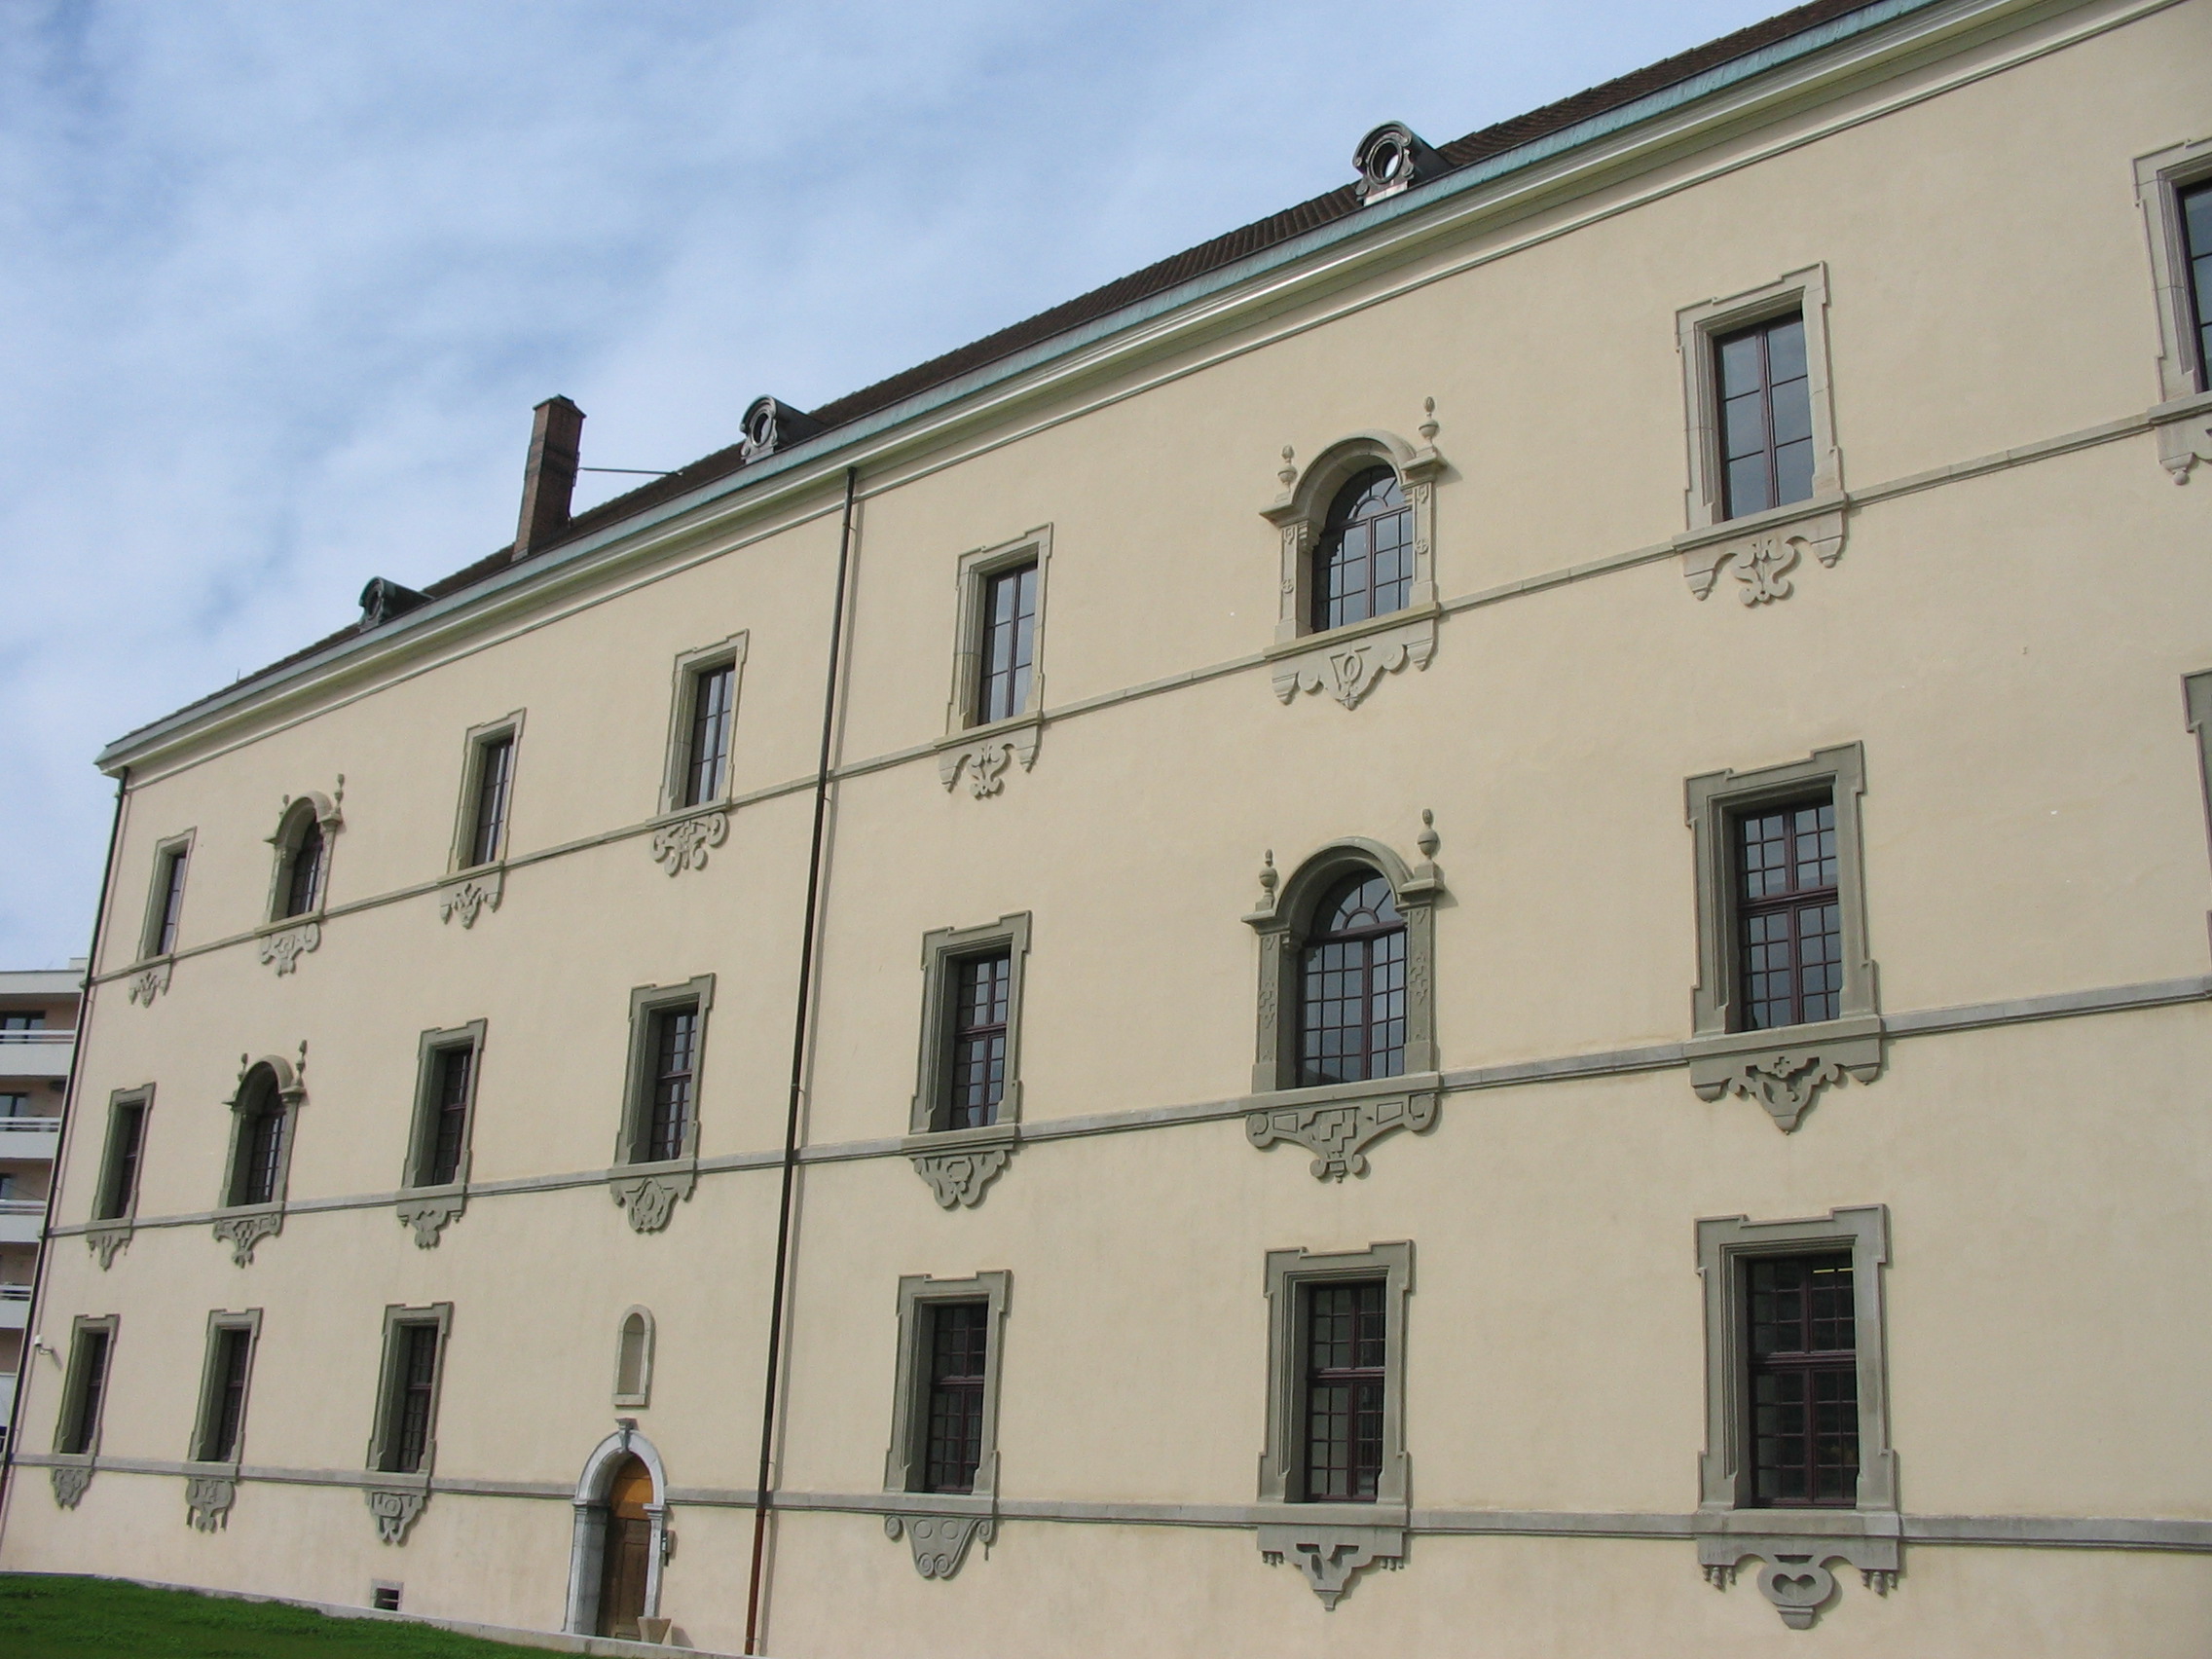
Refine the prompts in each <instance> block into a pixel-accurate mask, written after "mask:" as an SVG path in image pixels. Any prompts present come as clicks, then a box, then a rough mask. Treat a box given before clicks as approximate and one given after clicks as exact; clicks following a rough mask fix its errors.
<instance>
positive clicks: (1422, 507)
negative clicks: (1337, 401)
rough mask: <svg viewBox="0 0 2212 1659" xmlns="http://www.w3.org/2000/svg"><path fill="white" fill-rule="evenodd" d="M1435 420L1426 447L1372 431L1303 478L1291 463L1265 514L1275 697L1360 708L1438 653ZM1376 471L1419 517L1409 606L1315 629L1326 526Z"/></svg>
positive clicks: (1334, 447) (1310, 467) (1332, 451)
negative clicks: (1315, 694) (1317, 570)
mask: <svg viewBox="0 0 2212 1659" xmlns="http://www.w3.org/2000/svg"><path fill="white" fill-rule="evenodd" d="M1436 431H1437V427H1436V421H1435V418H1434V415H1433V413H1432V414H1431V415H1430V417H1429V419H1427V420H1426V421H1424V422H1423V423H1422V424H1421V426H1420V435H1421V440H1422V441H1421V444H1420V446H1419V448H1417V447H1415V446H1414V445H1413V444H1410V443H1408V442H1407V441H1406V440H1405V439H1404V438H1401V437H1399V436H1398V435H1397V433H1395V432H1387V431H1382V430H1370V431H1362V432H1354V433H1352V434H1350V435H1349V436H1347V437H1344V438H1340V439H1338V440H1337V441H1336V442H1335V443H1333V444H1331V445H1329V447H1328V448H1326V449H1324V450H1323V451H1321V453H1320V454H1319V455H1317V456H1315V457H1314V458H1313V460H1312V461H1309V463H1308V464H1307V467H1306V470H1305V472H1304V473H1303V474H1301V473H1300V472H1299V471H1298V469H1297V468H1296V467H1295V466H1294V465H1293V464H1292V463H1291V461H1290V458H1289V457H1288V455H1286V456H1285V457H1284V460H1283V466H1282V470H1281V471H1280V472H1279V473H1278V474H1277V476H1278V477H1279V478H1280V479H1281V480H1282V484H1283V493H1282V494H1281V495H1280V496H1278V497H1277V498H1275V500H1274V502H1273V504H1272V505H1271V506H1268V507H1266V508H1263V509H1262V511H1261V515H1260V516H1261V517H1263V518H1265V519H1266V520H1267V521H1268V522H1269V523H1270V524H1272V525H1273V526H1274V527H1275V530H1276V533H1277V535H1278V537H1279V540H1280V567H1279V571H1278V575H1277V581H1276V590H1277V599H1278V607H1277V610H1276V616H1275V633H1274V641H1273V643H1272V644H1271V645H1269V646H1268V647H1267V650H1266V652H1265V655H1266V656H1267V658H1268V660H1269V662H1270V663H1271V665H1272V676H1271V682H1272V686H1273V689H1274V694H1275V696H1276V697H1277V698H1278V699H1280V700H1281V701H1282V702H1284V703H1291V702H1295V701H1296V700H1297V698H1298V694H1299V692H1300V691H1301V690H1306V691H1323V690H1325V691H1327V692H1329V694H1330V695H1331V696H1333V697H1334V698H1336V700H1337V701H1338V702H1340V703H1342V704H1343V705H1344V706H1345V707H1346V708H1347V709H1349V708H1353V707H1355V706H1357V705H1358V703H1359V702H1360V701H1361V700H1362V699H1363V698H1364V697H1365V696H1366V695H1367V693H1368V692H1369V691H1371V690H1372V689H1374V687H1375V684H1376V682H1378V681H1379V680H1381V678H1382V677H1383V675H1384V674H1385V673H1391V672H1395V671H1397V670H1400V669H1403V668H1404V667H1405V666H1406V664H1407V663H1408V662H1409V661H1410V662H1412V663H1413V665H1414V666H1415V667H1416V668H1417V669H1424V668H1426V667H1427V666H1428V664H1429V659H1430V658H1431V657H1432V656H1434V655H1435V652H1436V633H1437V629H1436V623H1437V618H1438V617H1439V616H1440V615H1442V614H1443V611H1442V608H1441V606H1440V604H1439V602H1438V589H1437V578H1436V494H1435V489H1436V484H1437V482H1438V480H1439V479H1441V478H1442V477H1443V476H1444V474H1445V472H1446V463H1445V461H1444V457H1443V456H1442V455H1441V454H1439V453H1438V451H1437V449H1436V445H1435V437H1436ZM1371 466H1387V467H1389V468H1390V470H1391V471H1392V472H1394V473H1396V474H1397V476H1398V482H1399V485H1400V487H1401V488H1402V489H1403V490H1404V492H1405V497H1406V505H1407V506H1408V508H1409V509H1411V511H1412V514H1413V533H1414V539H1413V548H1414V571H1413V580H1412V582H1411V584H1410V586H1409V587H1408V590H1407V595H1406V604H1405V606H1404V608H1402V609H1398V610H1392V611H1387V612H1385V613H1384V614H1383V615H1381V616H1371V617H1368V618H1366V619H1365V620H1364V621H1359V622H1350V623H1346V625H1345V626H1343V627H1341V628H1329V629H1325V630H1322V631H1320V632H1315V631H1314V630H1313V628H1312V625H1311V621H1312V615H1313V558H1314V554H1315V553H1316V552H1317V551H1318V549H1319V547H1320V542H1321V536H1322V534H1323V532H1324V530H1325V529H1326V527H1327V524H1328V518H1329V508H1330V507H1331V506H1332V505H1333V504H1334V503H1335V501H1336V498H1337V495H1338V493H1339V492H1340V491H1342V490H1343V489H1344V487H1345V486H1346V484H1347V483H1349V482H1350V481H1351V480H1352V478H1354V477H1355V476H1357V475H1358V474H1359V473H1361V472H1364V471H1365V470H1367V469H1368V468H1369V467H1371Z"/></svg>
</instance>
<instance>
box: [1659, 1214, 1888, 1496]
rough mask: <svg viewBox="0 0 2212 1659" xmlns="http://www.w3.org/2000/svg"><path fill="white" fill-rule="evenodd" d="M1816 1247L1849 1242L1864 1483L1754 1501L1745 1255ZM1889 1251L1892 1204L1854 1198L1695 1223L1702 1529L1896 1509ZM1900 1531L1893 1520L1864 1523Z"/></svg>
mask: <svg viewBox="0 0 2212 1659" xmlns="http://www.w3.org/2000/svg"><path fill="white" fill-rule="evenodd" d="M1819 1249H1828V1250H1835V1249H1847V1250H1849V1251H1850V1252H1851V1269H1852V1272H1851V1281H1852V1293H1853V1298H1854V1308H1853V1313H1854V1318H1855V1321H1856V1325H1857V1345H1858V1357H1859V1400H1858V1410H1859V1446H1860V1454H1861V1455H1860V1460H1859V1492H1858V1496H1857V1501H1856V1503H1855V1505H1854V1507H1853V1509H1852V1510H1851V1511H1849V1512H1844V1513H1843V1514H1842V1515H1841V1516H1839V1515H1838V1512H1836V1511H1827V1512H1825V1513H1808V1512H1803V1511H1798V1510H1775V1509H1753V1508H1752V1507H1751V1501H1752V1500H1751V1485H1750V1482H1751V1458H1750V1456H1749V1452H1748V1442H1749V1441H1750V1439H1751V1403H1750V1402H1751V1391H1750V1382H1749V1376H1750V1373H1749V1365H1750V1357H1749V1356H1750V1331H1749V1329H1748V1321H1749V1318H1750V1310H1749V1309H1748V1308H1747V1307H1746V1306H1745V1292H1744V1287H1743V1282H1742V1280H1743V1274H1742V1272H1741V1271H1740V1270H1741V1268H1742V1265H1743V1264H1744V1263H1745V1262H1748V1261H1752V1260H1756V1259H1758V1258H1761V1257H1770V1256H1801V1255H1804V1254H1806V1253H1807V1252H1809V1251H1813V1250H1819ZM1889 1260H1890V1212H1889V1209H1888V1207H1887V1206H1886V1205H1883V1204H1854V1205H1848V1206H1845V1207H1843V1208H1839V1209H1833V1210H1830V1211H1829V1212H1828V1213H1827V1214H1826V1215H1825V1216H1820V1217H1814V1218H1809V1219H1806V1220H1802V1221H1752V1220H1751V1218H1750V1217H1748V1216H1741V1215H1733V1216H1714V1217H1708V1218H1706V1219H1703V1220H1700V1221H1699V1222H1698V1224H1697V1254H1696V1263H1697V1272H1698V1277H1699V1278H1700V1279H1701V1280H1703V1281H1704V1294H1705V1419H1706V1428H1705V1433H1706V1441H1705V1450H1704V1452H1703V1453H1702V1454H1701V1455H1700V1456H1699V1459H1698V1481H1699V1494H1698V1514H1697V1517H1696V1524H1697V1530H1698V1531H1699V1532H1700V1533H1701V1534H1703V1533H1705V1532H1709V1531H1725V1530H1736V1529H1735V1528H1734V1527H1733V1525H1732V1522H1731V1516H1738V1517H1741V1518H1742V1520H1743V1523H1744V1525H1746V1526H1753V1527H1755V1528H1756V1529H1757V1530H1760V1531H1762V1532H1766V1533H1774V1534H1781V1533H1793V1532H1797V1531H1799V1530H1825V1529H1827V1528H1829V1527H1833V1526H1836V1525H1843V1526H1844V1527H1845V1530H1850V1528H1849V1525H1848V1523H1849V1522H1850V1521H1852V1520H1853V1519H1855V1518H1858V1517H1878V1516H1884V1515H1887V1516H1893V1517H1894V1516H1895V1515H1896V1513H1897V1509H1898V1458H1897V1453H1896V1452H1895V1451H1893V1450H1892V1449H1891V1446H1890V1408H1889V1350H1888V1339H1887V1335H1886V1332H1887V1326H1888V1321H1887V1319H1886V1318H1885V1317H1884V1314H1883V1283H1882V1269H1883V1268H1884V1267H1886V1266H1888V1265H1889ZM1866 1525H1867V1526H1869V1527H1870V1528H1876V1527H1878V1528H1879V1529H1880V1530H1887V1531H1890V1532H1892V1533H1893V1534H1894V1531H1895V1528H1894V1526H1886V1525H1883V1524H1881V1523H1879V1522H1876V1521H1868V1522H1867V1523H1866Z"/></svg>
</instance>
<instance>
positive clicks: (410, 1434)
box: [367, 1302, 453, 1477]
mask: <svg viewBox="0 0 2212 1659" xmlns="http://www.w3.org/2000/svg"><path fill="white" fill-rule="evenodd" d="M452 1334H453V1304H452V1303H450V1302H438V1303H432V1304H431V1305H429V1306H428V1307H426V1308H407V1307H401V1306H399V1305H397V1304H393V1305H391V1306H388V1307H387V1308H386V1309H385V1310H384V1348H383V1352H384V1360H383V1364H382V1366H381V1368H380V1370H379V1372H378V1375H377V1400H376V1416H375V1426H374V1428H373V1430H372V1432H371V1434H370V1438H369V1453H368V1459H367V1464H368V1467H369V1469H370V1470H371V1471H373V1472H375V1473H378V1474H387V1475H419V1476H424V1477H427V1476H428V1475H429V1473H430V1471H431V1469H432V1467H433V1466H434V1464H435V1463H436V1460H437V1444H438V1407H439V1403H440V1398H441V1395H442V1394H443V1391H444V1386H445V1368H446V1359H447V1354H448V1351H449V1348H450V1346H451V1339H452ZM424 1336H426V1337H427V1339H428V1341H427V1343H426V1344H424V1342H423V1338H424ZM425 1350H426V1352H427V1358H428V1375H427V1376H426V1377H424V1378H418V1377H416V1376H415V1375H414V1374H413V1368H412V1367H411V1365H410V1361H411V1360H413V1359H415V1358H417V1357H419V1356H420V1355H421V1354H422V1353H423V1352H424V1351H425ZM418 1401H420V1402H421V1405H422V1411H421V1413H420V1414H419V1416H420V1420H419V1421H414V1422H411V1421H410V1419H411V1418H414V1417H416V1416H417V1414H416V1413H415V1412H414V1411H413V1408H414V1406H415V1404H416V1403H417V1402H418Z"/></svg>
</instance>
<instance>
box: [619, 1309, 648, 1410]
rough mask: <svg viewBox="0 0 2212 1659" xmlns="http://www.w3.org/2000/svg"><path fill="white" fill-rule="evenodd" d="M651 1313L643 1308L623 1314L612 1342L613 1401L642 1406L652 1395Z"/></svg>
mask: <svg viewBox="0 0 2212 1659" xmlns="http://www.w3.org/2000/svg"><path fill="white" fill-rule="evenodd" d="M652 1388H653V1316H652V1314H651V1313H649V1312H648V1311H646V1310H645V1309H643V1308H633V1309H630V1310H629V1311H628V1312H627V1313H625V1314H623V1315H622V1329H621V1333H620V1335H619V1336H618V1337H617V1338H616V1339H615V1345H614V1403H615V1404H616V1405H618V1406H642V1405H645V1404H646V1403H647V1402H648V1401H649V1400H650V1399H651V1397H652Z"/></svg>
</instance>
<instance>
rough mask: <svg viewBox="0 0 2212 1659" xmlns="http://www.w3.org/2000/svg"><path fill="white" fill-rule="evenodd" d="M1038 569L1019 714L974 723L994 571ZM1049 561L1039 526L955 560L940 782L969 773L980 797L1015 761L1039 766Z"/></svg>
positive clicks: (1048, 542) (1047, 531) (1047, 529)
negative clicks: (1023, 567)
mask: <svg viewBox="0 0 2212 1659" xmlns="http://www.w3.org/2000/svg"><path fill="white" fill-rule="evenodd" d="M1030 563H1034V564H1035V565H1036V567H1037V614H1036V618H1035V620H1034V621H1033V622H1032V624H1031V627H1030V651H1029V696H1028V699H1027V701H1026V702H1024V703H1023V705H1022V707H1021V709H1020V710H1019V712H1017V713H1015V714H1014V715H1011V716H1009V717H1008V718H1007V719H1003V720H991V721H988V722H984V721H978V720H977V719H976V698H977V692H978V690H979V688H980V685H981V682H982V672H983V631H984V628H985V625H986V623H987V621H988V618H986V617H985V615H984V614H983V610H984V605H985V601H986V599H987V597H988V595H989V592H990V579H991V577H993V576H995V575H998V574H1000V573H1001V572H1003V571H1009V570H1012V569H1014V567H1015V566H1017V565H1026V564H1030ZM1051 563H1052V527H1051V525H1050V524H1041V525H1039V526H1037V527H1036V528H1035V529H1033V530H1027V531H1024V532H1022V533H1021V535H1017V536H1014V538H1013V539H1012V540H1009V541H1001V542H997V543H995V544H993V545H991V546H989V547H977V548H974V549H972V550H971V551H969V552H966V553H963V554H961V555H960V557H959V558H958V559H957V560H956V561H954V565H953V582H954V601H953V632H952V690H951V695H950V697H949V699H948V700H947V702H946V703H945V706H944V735H943V736H942V737H940V739H938V741H937V745H936V747H937V754H938V781H939V782H940V783H941V784H942V785H943V786H944V787H945V788H946V789H947V790H950V789H951V788H952V787H953V786H954V785H955V784H957V783H958V782H959V780H960V775H961V769H962V767H963V766H965V767H966V768H967V771H968V787H969V792H970V793H972V794H974V795H975V796H976V797H977V799H981V798H983V797H984V796H986V795H992V794H997V793H999V792H1000V790H1001V788H1002V787H1003V784H1004V774H1005V772H1006V771H1007V769H1008V766H1009V765H1010V764H1011V763H1012V762H1014V761H1016V760H1018V761H1019V762H1020V763H1021V769H1022V770H1023V771H1025V772H1026V771H1028V770H1029V769H1030V768H1031V767H1032V766H1034V765H1036V764H1037V745H1038V740H1039V738H1040V736H1041V735H1042V733H1043V731H1044V726H1045V640H1046V593H1047V589H1048V587H1049V586H1050V580H1049V578H1050V574H1051Z"/></svg>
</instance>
